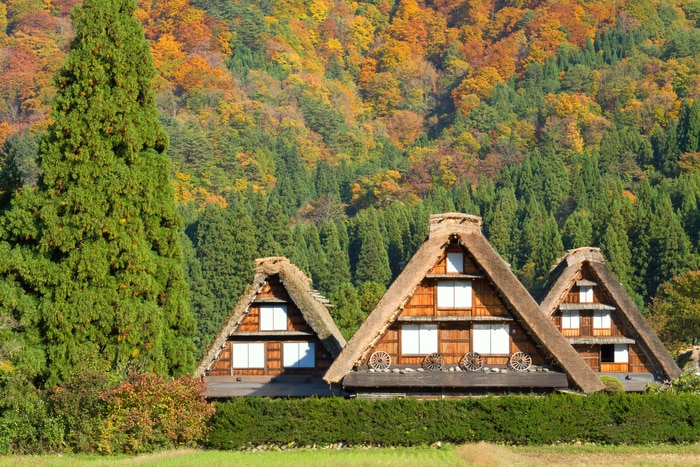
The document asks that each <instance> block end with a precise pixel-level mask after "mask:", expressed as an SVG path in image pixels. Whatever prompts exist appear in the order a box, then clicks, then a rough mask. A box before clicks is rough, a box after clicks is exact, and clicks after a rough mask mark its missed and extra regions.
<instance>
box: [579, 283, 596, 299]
mask: <svg viewBox="0 0 700 467" xmlns="http://www.w3.org/2000/svg"><path fill="white" fill-rule="evenodd" d="M578 301H579V303H593V286H592V285H580V286H579V288H578Z"/></svg>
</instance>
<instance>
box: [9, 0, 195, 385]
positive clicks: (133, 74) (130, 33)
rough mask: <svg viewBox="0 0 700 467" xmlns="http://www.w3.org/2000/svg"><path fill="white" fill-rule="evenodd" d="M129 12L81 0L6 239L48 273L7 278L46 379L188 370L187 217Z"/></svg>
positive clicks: (121, 1)
mask: <svg viewBox="0 0 700 467" xmlns="http://www.w3.org/2000/svg"><path fill="white" fill-rule="evenodd" d="M135 9H136V5H135V2H134V1H133V0H85V2H84V3H83V4H82V5H81V6H79V7H77V8H76V9H75V10H74V13H73V15H72V18H73V25H74V28H75V39H74V40H73V43H72V45H71V50H70V53H69V54H68V57H67V59H66V63H65V65H64V67H63V68H62V70H61V71H60V72H59V73H58V75H57V77H56V79H55V83H56V87H57V95H56V98H55V99H54V103H53V112H52V120H53V123H52V124H51V126H50V128H49V129H48V132H47V134H46V137H45V139H44V141H43V142H42V145H41V149H40V161H41V167H42V169H43V176H42V178H41V179H40V181H39V187H38V189H37V190H36V191H35V192H31V193H29V194H27V195H26V196H23V197H22V199H16V200H15V203H14V205H13V208H12V210H10V211H9V213H8V214H7V219H5V222H4V224H5V227H6V229H5V230H4V231H2V232H0V236H2V237H3V238H4V239H5V240H8V241H9V242H11V243H14V244H15V245H17V246H16V248H21V249H22V250H23V251H24V253H23V254H24V256H25V258H32V259H31V261H32V262H34V263H36V264H35V266H36V267H37V268H39V270H41V271H43V273H44V275H43V277H37V276H36V273H35V272H31V271H29V270H27V267H28V265H29V264H31V263H30V262H27V263H25V264H24V265H16V266H15V269H14V272H13V273H8V270H7V269H5V270H4V271H3V272H2V274H3V278H4V279H6V280H8V279H9V278H10V276H12V278H13V279H17V278H18V276H21V284H22V287H23V288H24V290H25V292H26V293H27V294H30V295H31V296H32V297H33V299H34V300H35V302H36V306H37V307H38V308H37V309H38V312H39V314H38V317H37V326H39V328H40V329H41V344H42V346H43V348H45V351H46V355H47V360H48V371H47V375H46V377H47V384H53V383H57V382H59V381H62V380H65V379H66V378H68V377H69V376H70V375H71V373H72V372H73V369H74V367H76V365H78V364H84V363H86V362H87V363H88V364H93V365H94V366H95V367H96V368H103V367H104V366H105V365H106V366H107V367H109V368H112V369H126V368H136V369H140V370H152V371H156V372H159V373H169V374H182V373H188V372H190V371H191V370H192V368H193V363H194V359H193V345H192V341H191V337H190V336H191V335H192V334H193V331H194V321H193V319H192V316H191V314H190V310H189V305H188V289H187V284H186V282H185V279H184V271H183V264H182V252H181V245H180V237H179V235H180V227H181V225H180V224H181V221H180V218H179V216H178V215H177V213H176V206H175V197H174V193H173V189H172V186H171V184H170V180H169V172H170V160H169V158H168V157H167V156H166V154H165V150H166V147H167V145H168V141H167V137H166V135H165V133H164V131H163V129H162V128H161V126H160V124H159V122H158V119H157V115H156V106H155V94H154V92H153V89H152V78H153V76H154V74H155V69H154V66H153V60H152V58H151V55H150V51H149V45H148V42H147V41H146V39H145V37H144V32H143V29H142V27H141V25H140V23H139V22H138V20H136V19H135V18H134V17H133V16H132V14H133V13H134V11H135ZM28 261H29V260H28ZM15 283H17V282H16V281H15ZM4 305H5V306H7V303H5V304H4ZM11 306H12V304H10V307H11Z"/></svg>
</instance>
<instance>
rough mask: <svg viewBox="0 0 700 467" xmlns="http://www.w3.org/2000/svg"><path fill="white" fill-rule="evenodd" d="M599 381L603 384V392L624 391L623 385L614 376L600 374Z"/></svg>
mask: <svg viewBox="0 0 700 467" xmlns="http://www.w3.org/2000/svg"><path fill="white" fill-rule="evenodd" d="M600 381H602V382H603V384H604V385H605V389H604V391H605V392H608V393H614V392H625V386H624V385H623V384H622V383H621V382H620V380H618V379H617V378H615V377H614V376H607V375H602V376H600Z"/></svg>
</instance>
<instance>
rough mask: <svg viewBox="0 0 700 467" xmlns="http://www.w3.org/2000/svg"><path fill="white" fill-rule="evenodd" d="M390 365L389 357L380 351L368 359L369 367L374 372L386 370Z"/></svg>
mask: <svg viewBox="0 0 700 467" xmlns="http://www.w3.org/2000/svg"><path fill="white" fill-rule="evenodd" d="M389 365H391V355H389V354H388V353H386V352H384V351H382V350H380V351H378V352H374V353H373V354H372V355H370V357H369V366H370V367H371V368H374V369H375V370H386V369H387V368H389Z"/></svg>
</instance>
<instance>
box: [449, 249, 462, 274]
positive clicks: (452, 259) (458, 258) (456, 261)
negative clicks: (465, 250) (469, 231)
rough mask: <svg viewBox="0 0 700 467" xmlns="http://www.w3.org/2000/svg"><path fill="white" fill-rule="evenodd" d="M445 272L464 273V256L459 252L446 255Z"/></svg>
mask: <svg viewBox="0 0 700 467" xmlns="http://www.w3.org/2000/svg"><path fill="white" fill-rule="evenodd" d="M447 272H464V255H463V254H462V252H461V251H455V252H451V253H447Z"/></svg>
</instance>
